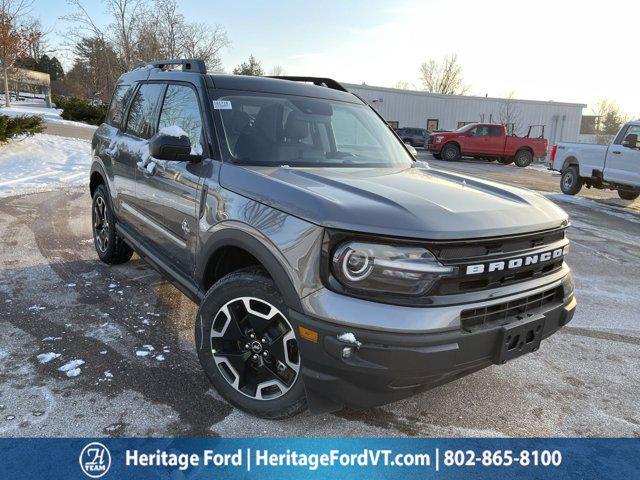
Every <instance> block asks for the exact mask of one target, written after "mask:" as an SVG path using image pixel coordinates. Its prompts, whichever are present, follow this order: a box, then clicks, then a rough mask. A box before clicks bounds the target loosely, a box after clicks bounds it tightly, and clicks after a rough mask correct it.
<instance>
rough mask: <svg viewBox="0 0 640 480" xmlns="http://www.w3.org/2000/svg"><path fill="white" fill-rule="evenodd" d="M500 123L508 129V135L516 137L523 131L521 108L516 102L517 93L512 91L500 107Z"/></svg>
mask: <svg viewBox="0 0 640 480" xmlns="http://www.w3.org/2000/svg"><path fill="white" fill-rule="evenodd" d="M499 122H500V123H501V124H502V125H504V126H505V127H506V129H507V134H511V135H516V134H517V133H518V132H520V130H521V129H522V117H521V112H520V107H519V106H518V104H517V103H516V102H515V92H514V91H513V90H512V91H510V92H509V93H507V95H506V96H505V98H504V100H503V101H502V105H501V106H500V115H499Z"/></svg>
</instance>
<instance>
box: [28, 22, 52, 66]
mask: <svg viewBox="0 0 640 480" xmlns="http://www.w3.org/2000/svg"><path fill="white" fill-rule="evenodd" d="M24 27H25V29H26V30H27V32H28V33H29V34H30V35H31V36H32V37H33V38H34V39H35V41H34V42H33V43H32V44H31V45H30V46H29V51H28V53H27V55H28V56H29V57H31V58H33V59H34V60H40V57H42V56H43V55H45V54H46V52H47V50H48V49H49V45H48V43H47V38H46V36H47V34H49V33H50V32H51V30H48V31H45V30H44V28H42V23H40V20H38V19H31V20H28V21H27V22H25V24H24Z"/></svg>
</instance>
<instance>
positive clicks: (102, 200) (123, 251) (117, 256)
mask: <svg viewBox="0 0 640 480" xmlns="http://www.w3.org/2000/svg"><path fill="white" fill-rule="evenodd" d="M91 219H92V222H93V228H92V231H93V243H94V245H95V247H96V252H97V253H98V257H99V258H100V260H101V261H103V262H104V263H106V264H107V265H118V264H121V263H126V262H128V261H129V260H130V259H131V256H132V255H133V249H132V248H131V247H130V246H129V245H127V243H126V242H125V241H124V240H123V239H122V238H120V237H119V236H118V234H116V217H115V215H114V213H113V210H112V209H111V199H110V197H109V192H108V191H107V187H105V186H104V184H103V185H98V188H96V191H95V192H94V193H93V201H92V208H91Z"/></svg>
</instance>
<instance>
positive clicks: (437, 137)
mask: <svg viewBox="0 0 640 480" xmlns="http://www.w3.org/2000/svg"><path fill="white" fill-rule="evenodd" d="M443 139H444V135H436V143H440V142H441V141H442V140H443Z"/></svg>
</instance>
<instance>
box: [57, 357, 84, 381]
mask: <svg viewBox="0 0 640 480" xmlns="http://www.w3.org/2000/svg"><path fill="white" fill-rule="evenodd" d="M80 365H84V360H71V361H70V362H68V363H65V364H64V365H63V366H61V367H60V368H59V369H58V370H60V371H61V372H65V373H66V374H67V377H77V376H78V375H80V373H82V370H80V368H78V367H80Z"/></svg>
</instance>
